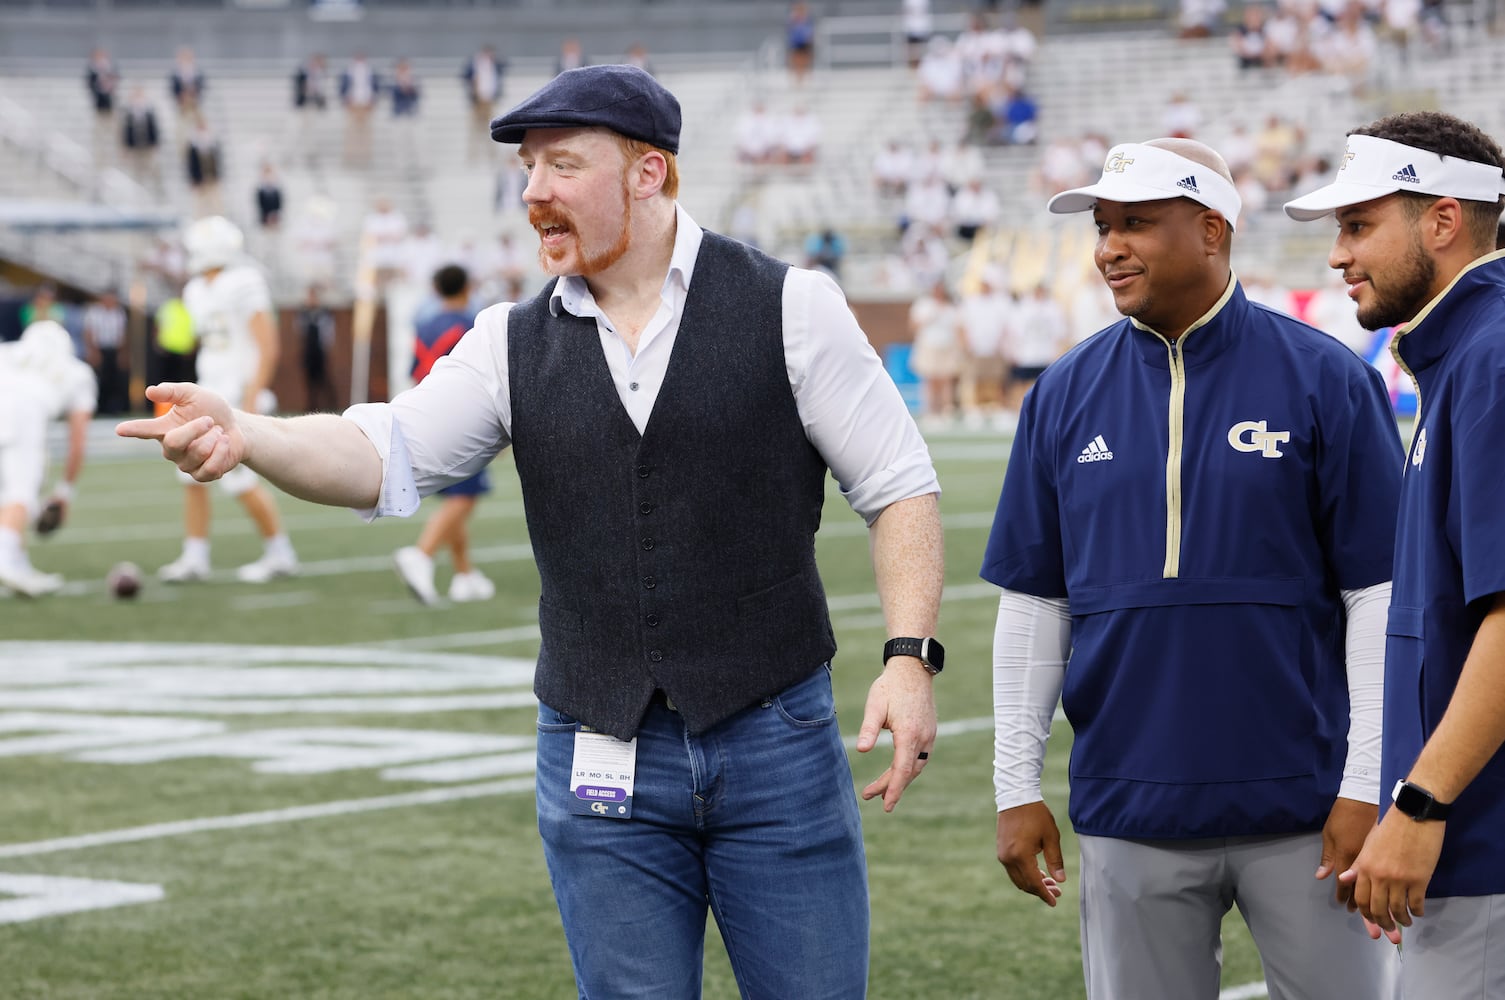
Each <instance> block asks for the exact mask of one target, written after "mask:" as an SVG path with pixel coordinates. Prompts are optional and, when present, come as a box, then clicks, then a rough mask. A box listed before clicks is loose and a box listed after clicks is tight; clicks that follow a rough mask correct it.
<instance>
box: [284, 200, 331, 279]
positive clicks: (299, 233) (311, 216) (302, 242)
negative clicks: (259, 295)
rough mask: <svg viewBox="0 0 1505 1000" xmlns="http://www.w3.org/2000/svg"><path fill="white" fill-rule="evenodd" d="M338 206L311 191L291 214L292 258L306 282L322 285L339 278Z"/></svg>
mask: <svg viewBox="0 0 1505 1000" xmlns="http://www.w3.org/2000/svg"><path fill="white" fill-rule="evenodd" d="M337 212H338V209H337V207H336V205H335V203H334V200H333V199H332V198H330V197H329V196H327V195H315V196H313V197H311V198H309V199H308V200H307V201H305V202H303V203H302V204H301V205H300V206H299V207H298V209H297V211H295V212H294V213H293V215H292V232H291V236H292V254H291V255H292V260H293V266H294V268H295V269H296V271H297V273H298V274H299V275H301V276H302V277H303V279H304V280H305V281H307V282H309V283H310V284H318V285H322V286H324V287H326V288H328V287H330V286H331V285H333V284H335V282H336V281H337V280H339V275H338V274H337V273H336V268H337V265H338V258H339V232H338V230H337V229H336V227H335V217H336V214H337Z"/></svg>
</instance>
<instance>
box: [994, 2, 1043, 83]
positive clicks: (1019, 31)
mask: <svg viewBox="0 0 1505 1000" xmlns="http://www.w3.org/2000/svg"><path fill="white" fill-rule="evenodd" d="M999 32H1000V34H1002V35H1003V51H1004V54H1005V55H1006V56H1007V57H1008V59H1009V61H1010V62H1011V63H1013V64H1015V65H1016V66H1018V67H1019V68H1020V70H1021V71H1022V70H1024V69H1026V68H1027V67H1028V66H1029V64H1030V63H1032V62H1034V61H1035V52H1036V50H1037V49H1038V48H1039V47H1040V43H1039V41H1038V40H1037V39H1036V38H1035V33H1034V32H1033V31H1030V30H1029V28H1028V27H1026V26H1025V25H1024V24H1022V23H1020V21H1019V13H1018V9H1017V8H1014V9H1009V10H1005V11H1004V12H1003V19H1002V21H1001V22H1000V25H999Z"/></svg>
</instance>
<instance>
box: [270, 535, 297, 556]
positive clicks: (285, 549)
mask: <svg viewBox="0 0 1505 1000" xmlns="http://www.w3.org/2000/svg"><path fill="white" fill-rule="evenodd" d="M265 551H266V554H267V555H269V556H287V557H288V558H292V557H293V555H294V553H293V543H292V542H291V541H289V540H288V537H287V535H285V534H278V535H273V536H272V537H271V538H268V539H267V540H266V549H265Z"/></svg>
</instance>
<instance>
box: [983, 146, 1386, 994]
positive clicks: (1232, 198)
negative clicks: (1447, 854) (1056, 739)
mask: <svg viewBox="0 0 1505 1000" xmlns="http://www.w3.org/2000/svg"><path fill="white" fill-rule="evenodd" d="M1240 207H1241V206H1240V201H1239V196H1238V193H1237V191H1236V190H1235V189H1234V186H1233V181H1232V179H1231V177H1230V175H1229V172H1228V167H1227V165H1226V164H1225V163H1224V162H1223V159H1222V157H1220V156H1219V155H1218V154H1217V153H1216V152H1214V151H1213V150H1211V149H1209V148H1208V147H1206V146H1204V145H1202V144H1201V143H1197V142H1192V141H1190V140H1185V139H1157V140H1153V141H1151V142H1148V143H1128V144H1124V145H1120V146H1115V147H1114V148H1113V149H1112V150H1110V151H1109V153H1108V157H1107V160H1106V162H1105V163H1104V165H1103V173H1102V177H1101V179H1100V180H1099V181H1098V182H1097V183H1095V184H1093V185H1091V186H1089V187H1085V188H1079V189H1077V190H1074V191H1066V192H1064V193H1062V194H1059V195H1057V196H1056V197H1055V198H1053V199H1051V202H1050V210H1051V211H1052V212H1058V213H1064V212H1088V211H1090V212H1091V213H1092V216H1093V221H1094V223H1095V225H1096V227H1097V234H1098V237H1097V248H1096V251H1095V260H1096V263H1097V266H1098V269H1099V270H1100V271H1101V272H1102V275H1103V279H1104V280H1105V281H1106V282H1107V284H1108V287H1109V288H1110V289H1111V290H1112V293H1113V300H1114V303H1115V305H1116V306H1117V307H1118V311H1119V312H1121V313H1123V314H1124V316H1125V317H1126V319H1124V320H1122V321H1120V322H1118V323H1115V324H1114V325H1112V326H1110V327H1108V328H1107V329H1104V330H1102V331H1100V332H1098V333H1097V334H1095V335H1094V336H1092V337H1091V338H1089V339H1088V340H1086V341H1085V342H1083V343H1082V344H1081V345H1079V346H1078V347H1077V348H1075V349H1074V350H1072V351H1071V352H1069V353H1068V354H1066V355H1065V356H1064V357H1062V358H1061V359H1060V360H1059V361H1057V362H1056V363H1055V364H1053V365H1051V366H1050V368H1048V369H1046V371H1045V373H1044V375H1042V376H1041V378H1040V381H1039V382H1038V383H1036V385H1035V388H1034V389H1033V390H1032V391H1031V392H1030V394H1029V395H1028V396H1027V397H1026V398H1025V402H1024V406H1023V409H1022V411H1021V414H1020V421H1019V430H1018V433H1017V436H1016V437H1015V440H1014V448H1013V452H1012V454H1011V455H1010V457H1009V464H1008V471H1007V474H1006V475H1005V477H1004V482H1003V491H1002V496H1001V497H1000V499H999V503H998V514H997V517H996V518H995V520H994V523H993V530H992V535H991V537H990V539H989V541H988V547H987V551H986V555H985V556H984V560H983V567H982V576H983V577H984V578H985V579H987V580H991V581H992V582H993V583H996V584H998V585H999V586H1000V587H1002V588H1004V589H1003V594H1002V596H1001V599H1000V602H999V611H998V622H997V631H996V633H995V639H994V647H993V650H994V652H993V663H994V666H993V678H994V681H993V683H994V708H995V721H996V739H995V744H994V752H995V761H994V783H995V791H996V804H997V807H998V859H999V861H1000V862H1001V863H1002V864H1003V865H1004V867H1005V868H1006V869H1007V871H1008V874H1009V878H1010V879H1011V880H1012V881H1013V883H1014V884H1015V886H1017V887H1018V888H1019V889H1021V890H1023V891H1024V892H1028V893H1032V894H1034V895H1037V896H1039V897H1040V898H1041V899H1042V900H1044V901H1045V902H1046V903H1047V904H1050V905H1054V904H1055V901H1056V898H1057V897H1058V896H1059V895H1060V894H1061V893H1062V892H1063V891H1064V890H1065V886H1063V885H1062V883H1063V882H1064V881H1065V879H1066V865H1065V861H1064V858H1063V852H1062V850H1061V836H1060V833H1059V831H1058V829H1057V826H1056V822H1055V819H1054V817H1053V815H1052V813H1051V811H1050V809H1049V808H1048V807H1047V806H1046V805H1045V803H1044V801H1043V796H1042V794H1041V787H1040V775H1041V768H1042V763H1043V758H1044V752H1045V744H1046V741H1047V737H1048V736H1049V731H1050V724H1051V718H1052V715H1053V713H1054V710H1055V706H1056V702H1057V700H1058V699H1059V700H1060V701H1061V703H1062V705H1063V707H1064V709H1065V713H1066V717H1067V719H1068V720H1069V721H1070V723H1071V726H1072V731H1073V734H1074V742H1073V746H1072V750H1071V798H1070V816H1071V823H1072V826H1073V827H1074V828H1075V830H1076V833H1077V837H1078V843H1079V846H1080V849H1081V880H1082V888H1081V933H1082V957H1083V966H1084V971H1085V974H1086V981H1087V995H1088V997H1089V998H1090V1000H1169V998H1174V1000H1216V998H1217V996H1218V994H1219V987H1220V975H1221V953H1222V952H1221V947H1220V944H1219V931H1220V928H1221V925H1222V920H1223V917H1224V915H1225V914H1226V913H1227V912H1228V911H1229V910H1230V909H1231V908H1232V907H1233V906H1235V905H1236V906H1238V908H1239V910H1240V911H1241V913H1242V914H1243V916H1244V919H1245V921H1246V922H1247V923H1248V926H1249V930H1250V932H1251V934H1252V935H1253V937H1254V941H1255V943H1256V945H1257V946H1258V947H1259V951H1260V955H1261V958H1262V959H1263V962H1264V971H1265V979H1266V984H1267V988H1268V991H1269V996H1270V997H1271V998H1272V1000H1331V998H1333V997H1340V996H1341V997H1363V998H1365V1000H1390V998H1393V997H1394V995H1395V989H1396V983H1397V980H1398V973H1397V965H1398V962H1397V957H1396V954H1395V950H1394V949H1393V948H1384V949H1382V948H1378V947H1376V946H1375V945H1374V944H1373V943H1372V942H1371V941H1370V940H1369V937H1368V936H1367V935H1366V933H1365V928H1364V925H1363V922H1362V921H1361V920H1360V919H1359V918H1358V916H1357V915H1355V914H1351V913H1349V912H1347V911H1346V907H1345V905H1344V904H1345V903H1346V898H1343V897H1344V896H1345V894H1346V893H1347V891H1348V888H1347V886H1343V887H1342V888H1341V890H1339V889H1337V888H1335V887H1336V886H1337V883H1336V881H1335V880H1334V881H1323V880H1324V879H1327V878H1329V876H1333V875H1335V874H1336V873H1337V872H1339V871H1341V870H1343V869H1344V868H1346V867H1347V866H1348V863H1349V861H1350V859H1352V858H1353V857H1354V856H1355V855H1356V854H1357V853H1358V851H1359V848H1360V846H1361V845H1362V844H1363V841H1364V836H1365V834H1366V833H1367V832H1368V831H1369V830H1370V829H1372V828H1373V826H1374V822H1375V816H1376V813H1377V802H1378V799H1379V781H1378V778H1377V771H1378V758H1379V738H1380V697H1381V663H1382V660H1383V649H1384V614H1385V607H1386V605H1387V603H1388V600H1389V589H1390V585H1389V580H1390V561H1391V551H1390V547H1389V544H1388V539H1389V538H1390V537H1391V532H1390V526H1391V525H1392V524H1393V523H1394V518H1395V504H1396V496H1397V493H1398V491H1399V488H1400V475H1399V472H1400V470H1399V466H1400V461H1401V458H1402V452H1401V447H1400V438H1399V435H1398V434H1397V432H1396V427H1395V421H1394V419H1393V417H1392V416H1391V415H1390V408H1389V404H1388V399H1387V398H1386V396H1385V393H1384V389H1383V386H1382V384H1381V381H1380V378H1379V376H1378V374H1377V373H1376V372H1374V371H1373V370H1372V369H1371V368H1370V367H1369V366H1368V365H1366V364H1364V363H1363V361H1361V360H1360V359H1359V358H1358V357H1357V356H1356V355H1355V354H1354V353H1353V352H1352V351H1350V350H1348V348H1346V347H1344V346H1343V345H1342V344H1341V343H1339V342H1338V341H1336V340H1334V339H1333V338H1331V337H1329V336H1327V335H1326V334H1324V333H1321V332H1320V331H1318V330H1315V329H1313V328H1312V327H1309V326H1307V325H1306V324H1304V323H1300V322H1298V321H1296V320H1295V319H1292V318H1291V317H1289V316H1286V315H1284V314H1283V313H1280V312H1276V311H1275V310H1272V309H1268V308H1266V307H1264V306H1261V305H1258V304H1257V303H1254V302H1251V301H1249V300H1248V299H1247V298H1246V297H1245V295H1244V292H1243V289H1242V288H1241V287H1240V286H1239V283H1238V280H1237V279H1236V278H1235V277H1234V275H1233V271H1232V267H1231V262H1230V260H1231V248H1232V242H1233V227H1234V226H1235V225H1236V223H1237V220H1238V215H1239V210H1240ZM1376 538H1378V539H1381V541H1380V542H1378V543H1376V542H1375V539H1376ZM1068 651H1069V653H1070V659H1069V664H1068V662H1067V660H1068V657H1067V654H1068ZM1042 854H1043V856H1044V870H1041V867H1040V863H1039V860H1038V858H1039V856H1040V855H1042Z"/></svg>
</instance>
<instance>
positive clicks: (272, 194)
mask: <svg viewBox="0 0 1505 1000" xmlns="http://www.w3.org/2000/svg"><path fill="white" fill-rule="evenodd" d="M256 221H257V223H258V224H259V225H260V226H261V228H262V229H276V228H277V227H278V226H279V225H281V223H282V182H281V181H280V180H279V179H278V178H277V168H276V167H275V166H273V165H272V162H271V161H270V160H266V161H264V162H263V163H262V164H261V177H260V179H258V180H257V182H256Z"/></svg>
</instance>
